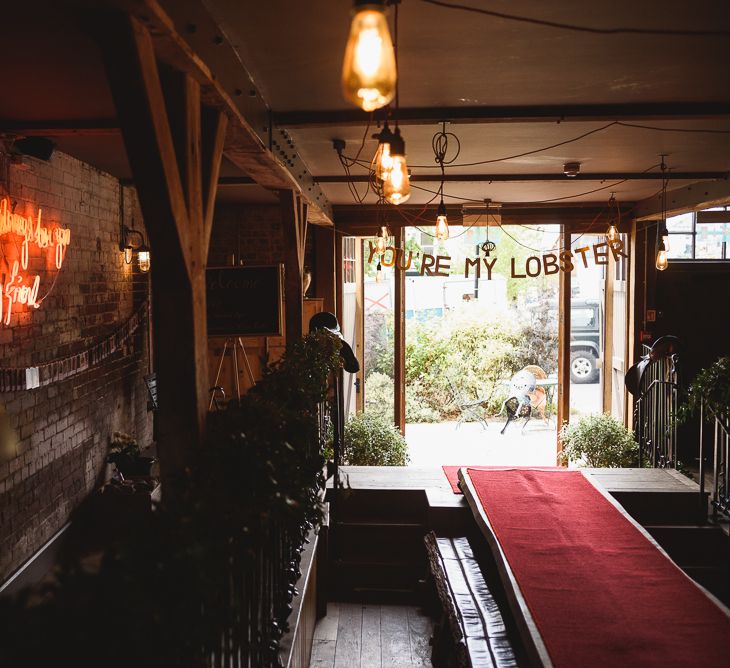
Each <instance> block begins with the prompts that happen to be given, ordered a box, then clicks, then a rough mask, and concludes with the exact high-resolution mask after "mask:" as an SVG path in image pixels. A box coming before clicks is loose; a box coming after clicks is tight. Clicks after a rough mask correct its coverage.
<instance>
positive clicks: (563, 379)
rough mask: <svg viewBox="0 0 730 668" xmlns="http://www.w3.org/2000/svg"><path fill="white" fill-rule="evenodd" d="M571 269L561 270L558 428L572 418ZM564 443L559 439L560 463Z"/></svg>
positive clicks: (566, 245)
mask: <svg viewBox="0 0 730 668" xmlns="http://www.w3.org/2000/svg"><path fill="white" fill-rule="evenodd" d="M560 245H561V248H562V250H566V251H569V250H570V232H568V231H567V230H566V227H565V225H563V226H562V229H561V233H560ZM570 274H571V272H569V271H561V272H560V295H559V303H558V341H559V345H558V411H557V412H558V430H560V427H561V426H562V424H563V422H568V421H569V420H570V301H571V280H570ZM562 450H563V444H562V443H561V442H560V439H558V450H557V455H558V463H559V456H560V453H561V452H562Z"/></svg>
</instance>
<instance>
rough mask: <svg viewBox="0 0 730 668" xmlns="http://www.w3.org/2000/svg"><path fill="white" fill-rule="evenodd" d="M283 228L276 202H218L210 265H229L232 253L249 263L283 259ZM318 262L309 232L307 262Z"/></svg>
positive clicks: (211, 242) (271, 262)
mask: <svg viewBox="0 0 730 668" xmlns="http://www.w3.org/2000/svg"><path fill="white" fill-rule="evenodd" d="M285 243H286V242H285V240H284V229H283V227H282V223H281V209H280V208H279V206H277V205H276V204H224V205H218V206H217V207H216V211H215V221H214V223H213V230H212V232H211V239H210V251H209V253H208V266H210V267H215V266H228V265H230V264H231V256H232V255H235V256H236V257H237V258H240V259H241V260H243V264H244V265H248V264H276V263H279V262H284V249H285ZM314 261H315V257H314V248H313V243H312V235H311V234H307V246H306V250H305V254H304V264H305V265H306V266H312V263H313V262H314Z"/></svg>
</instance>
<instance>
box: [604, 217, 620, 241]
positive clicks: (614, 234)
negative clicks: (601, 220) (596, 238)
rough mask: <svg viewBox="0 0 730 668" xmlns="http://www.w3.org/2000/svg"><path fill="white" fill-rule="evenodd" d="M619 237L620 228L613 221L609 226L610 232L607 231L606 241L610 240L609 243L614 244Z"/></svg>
mask: <svg viewBox="0 0 730 668" xmlns="http://www.w3.org/2000/svg"><path fill="white" fill-rule="evenodd" d="M618 237H619V234H618V228H617V227H616V225H615V224H614V222H613V221H611V224H610V225H609V226H608V230H606V239H608V241H609V243H612V242H614V241H618Z"/></svg>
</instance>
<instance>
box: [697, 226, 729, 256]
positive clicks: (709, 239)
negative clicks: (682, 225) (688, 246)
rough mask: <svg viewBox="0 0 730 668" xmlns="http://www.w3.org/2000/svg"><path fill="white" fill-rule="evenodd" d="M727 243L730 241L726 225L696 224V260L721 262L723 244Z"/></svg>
mask: <svg viewBox="0 0 730 668" xmlns="http://www.w3.org/2000/svg"><path fill="white" fill-rule="evenodd" d="M728 241H730V225H729V224H728V223H701V224H698V225H697V248H696V249H695V257H696V258H697V259H698V260H721V259H723V242H728Z"/></svg>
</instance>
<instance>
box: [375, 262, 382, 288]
mask: <svg viewBox="0 0 730 668" xmlns="http://www.w3.org/2000/svg"><path fill="white" fill-rule="evenodd" d="M375 282H376V283H382V282H383V267H382V265H381V264H380V260H378V266H377V267H376V268H375Z"/></svg>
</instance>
